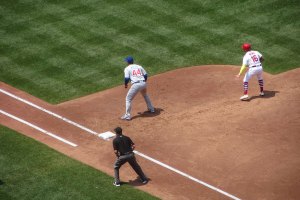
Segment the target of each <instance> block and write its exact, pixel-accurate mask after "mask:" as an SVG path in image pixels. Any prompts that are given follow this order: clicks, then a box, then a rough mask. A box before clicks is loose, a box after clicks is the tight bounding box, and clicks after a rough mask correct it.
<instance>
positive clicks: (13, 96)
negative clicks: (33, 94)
mask: <svg viewBox="0 0 300 200" xmlns="http://www.w3.org/2000/svg"><path fill="white" fill-rule="evenodd" d="M0 92H2V93H3V94H6V95H7V96H10V97H12V98H14V99H17V100H19V101H21V102H23V103H25V104H27V105H30V106H32V107H34V108H36V109H38V110H41V111H43V112H45V113H48V114H49V115H52V116H54V117H56V118H59V119H61V120H63V121H65V122H67V123H69V124H72V125H74V126H76V127H78V128H80V129H82V130H85V131H87V132H89V133H91V134H93V135H97V134H98V133H97V132H95V131H93V130H91V129H89V128H86V127H84V126H82V125H80V124H78V123H76V122H73V121H71V120H69V119H67V118H65V117H63V116H60V115H58V114H56V113H53V112H51V111H49V110H47V109H45V108H42V107H40V106H38V105H36V104H34V103H31V102H29V101H27V100H25V99H22V98H20V97H18V96H16V95H14V94H12V93H9V92H7V91H5V90H2V89H0Z"/></svg>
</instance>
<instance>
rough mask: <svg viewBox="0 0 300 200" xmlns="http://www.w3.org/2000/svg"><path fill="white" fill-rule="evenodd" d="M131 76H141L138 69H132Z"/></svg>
mask: <svg viewBox="0 0 300 200" xmlns="http://www.w3.org/2000/svg"><path fill="white" fill-rule="evenodd" d="M132 75H133V76H141V75H142V72H141V70H140V69H134V70H132Z"/></svg>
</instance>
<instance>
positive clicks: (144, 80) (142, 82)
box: [133, 80, 145, 84]
mask: <svg viewBox="0 0 300 200" xmlns="http://www.w3.org/2000/svg"><path fill="white" fill-rule="evenodd" d="M143 82H145V80H142V81H137V82H134V83H133V84H135V83H143Z"/></svg>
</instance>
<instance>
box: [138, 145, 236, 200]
mask: <svg viewBox="0 0 300 200" xmlns="http://www.w3.org/2000/svg"><path fill="white" fill-rule="evenodd" d="M134 153H136V154H137V155H139V156H141V157H143V158H145V159H147V160H150V161H152V162H154V163H156V164H158V165H160V166H162V167H164V168H167V169H169V170H171V171H173V172H175V173H177V174H180V175H182V176H184V177H186V178H188V179H191V180H193V181H195V182H197V183H200V184H201V185H204V186H206V187H208V188H210V189H212V190H214V191H216V192H219V193H221V194H223V195H225V196H227V197H229V198H231V199H234V200H240V199H239V198H238V197H236V196H233V195H231V194H229V193H227V192H225V191H223V190H221V189H219V188H216V187H214V186H212V185H210V184H208V183H205V182H204V181H201V180H199V179H196V178H194V177H192V176H190V175H188V174H186V173H184V172H181V171H179V170H178V169H175V168H174V167H171V166H169V165H167V164H164V163H162V162H160V161H158V160H155V159H154V158H151V157H149V156H147V155H145V154H143V153H141V152H138V151H136V150H135V151H134Z"/></svg>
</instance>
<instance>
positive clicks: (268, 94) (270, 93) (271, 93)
mask: <svg viewBox="0 0 300 200" xmlns="http://www.w3.org/2000/svg"><path fill="white" fill-rule="evenodd" d="M264 93H265V96H260V95H257V96H251V97H250V98H249V99H248V100H247V101H251V100H254V99H257V98H260V99H269V98H273V97H275V95H276V94H277V93H279V91H269V90H265V91H264Z"/></svg>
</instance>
